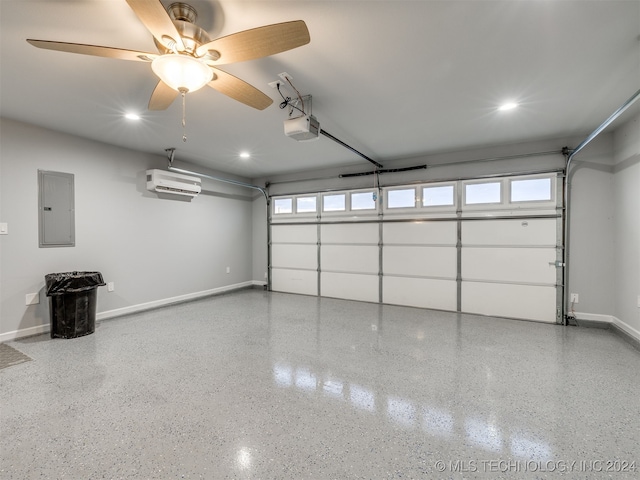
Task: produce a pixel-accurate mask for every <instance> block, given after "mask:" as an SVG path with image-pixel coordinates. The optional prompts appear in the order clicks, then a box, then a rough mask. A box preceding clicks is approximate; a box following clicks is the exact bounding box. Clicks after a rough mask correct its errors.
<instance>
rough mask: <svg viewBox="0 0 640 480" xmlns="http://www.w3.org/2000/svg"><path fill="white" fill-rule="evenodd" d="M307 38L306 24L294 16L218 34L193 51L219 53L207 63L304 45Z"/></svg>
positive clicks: (230, 61)
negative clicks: (292, 19)
mask: <svg viewBox="0 0 640 480" xmlns="http://www.w3.org/2000/svg"><path fill="white" fill-rule="evenodd" d="M310 41H311V38H310V37H309V30H308V29H307V24H306V23H304V21H302V20H295V21H293V22H284V23H275V24H273V25H265V26H264V27H258V28H252V29H250V30H244V31H243V32H238V33H233V34H231V35H227V36H226V37H221V38H218V39H216V40H213V41H211V42H209V43H205V44H204V45H201V46H200V47H198V50H197V55H198V56H203V55H206V54H207V52H208V51H210V50H215V51H216V52H217V53H219V54H220V58H217V59H214V60H212V61H207V63H210V64H214V65H215V64H217V65H222V64H227V63H234V62H243V61H245V60H254V59H256V58H262V57H266V56H269V55H274V54H276V53H280V52H285V51H287V50H291V49H292V48H296V47H300V46H302V45H306V44H307V43H309V42H310ZM215 56H217V55H214V57H215Z"/></svg>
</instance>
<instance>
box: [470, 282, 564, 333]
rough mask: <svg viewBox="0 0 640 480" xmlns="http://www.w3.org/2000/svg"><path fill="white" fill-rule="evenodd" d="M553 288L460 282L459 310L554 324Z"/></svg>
mask: <svg viewBox="0 0 640 480" xmlns="http://www.w3.org/2000/svg"><path fill="white" fill-rule="evenodd" d="M555 304H556V289H555V287H552V286H549V287H544V286H532V285H509V284H501V283H480V282H462V311H463V312H466V313H479V314H482V315H495V316H499V317H510V318H521V319H526V320H538V321H541V322H549V323H555V321H556V307H555Z"/></svg>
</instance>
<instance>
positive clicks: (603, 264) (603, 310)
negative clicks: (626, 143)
mask: <svg viewBox="0 0 640 480" xmlns="http://www.w3.org/2000/svg"><path fill="white" fill-rule="evenodd" d="M574 146H575V145H574ZM569 181H570V214H569V223H570V229H569V293H577V294H578V295H579V300H580V301H579V303H578V304H576V305H575V306H574V308H575V311H576V312H580V313H588V314H590V315H612V314H613V309H614V295H613V293H614V292H613V288H612V287H613V284H614V278H615V277H614V271H615V266H614V251H615V247H614V228H613V222H614V207H613V136H612V135H611V133H604V134H601V135H600V136H599V137H597V138H596V139H595V140H594V141H593V142H591V143H590V144H589V145H587V147H586V148H585V149H584V150H582V152H580V153H578V154H577V155H576V156H575V158H574V160H573V162H572V166H571V172H570V176H569ZM578 318H580V315H578Z"/></svg>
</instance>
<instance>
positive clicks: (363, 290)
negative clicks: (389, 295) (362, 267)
mask: <svg viewBox="0 0 640 480" xmlns="http://www.w3.org/2000/svg"><path fill="white" fill-rule="evenodd" d="M378 284H379V280H378V276H377V275H358V274H350V273H333V272H322V274H321V275H320V285H321V290H320V291H321V294H322V296H323V297H333V298H344V299H346V300H359V301H363V302H378V296H379V295H378Z"/></svg>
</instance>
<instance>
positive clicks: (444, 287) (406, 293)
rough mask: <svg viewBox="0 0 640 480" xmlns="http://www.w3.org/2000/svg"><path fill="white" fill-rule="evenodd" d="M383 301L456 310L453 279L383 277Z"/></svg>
mask: <svg viewBox="0 0 640 480" xmlns="http://www.w3.org/2000/svg"><path fill="white" fill-rule="evenodd" d="M382 292H383V299H382V301H383V302H384V303H389V304H392V305H407V306H410V307H419V308H435V309H438V310H453V311H455V310H456V295H457V285H456V282H455V280H436V279H429V278H406V277H393V276H387V275H385V276H384V277H383V288H382Z"/></svg>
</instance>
